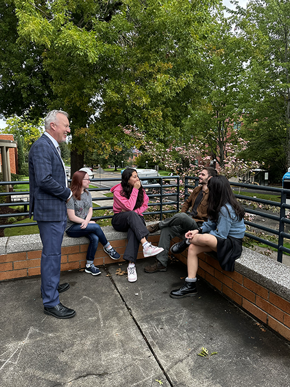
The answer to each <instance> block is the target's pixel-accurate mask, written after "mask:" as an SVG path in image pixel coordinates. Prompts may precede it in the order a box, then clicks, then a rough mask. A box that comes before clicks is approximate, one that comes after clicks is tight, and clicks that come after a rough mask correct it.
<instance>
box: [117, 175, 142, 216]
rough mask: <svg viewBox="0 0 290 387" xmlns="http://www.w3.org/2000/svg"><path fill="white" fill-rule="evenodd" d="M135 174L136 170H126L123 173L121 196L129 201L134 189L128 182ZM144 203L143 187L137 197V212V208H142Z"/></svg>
mask: <svg viewBox="0 0 290 387" xmlns="http://www.w3.org/2000/svg"><path fill="white" fill-rule="evenodd" d="M133 172H137V171H136V169H134V168H126V169H125V170H124V171H123V173H122V181H121V186H122V191H121V195H122V196H124V197H125V198H127V199H129V198H130V195H131V192H132V189H133V187H132V186H131V185H130V184H129V183H128V181H129V179H130V177H131V176H132V174H133ZM143 201H144V189H143V187H142V185H141V187H140V188H139V192H138V197H137V201H136V204H135V207H134V210H136V209H137V208H140V207H141V206H142V204H143Z"/></svg>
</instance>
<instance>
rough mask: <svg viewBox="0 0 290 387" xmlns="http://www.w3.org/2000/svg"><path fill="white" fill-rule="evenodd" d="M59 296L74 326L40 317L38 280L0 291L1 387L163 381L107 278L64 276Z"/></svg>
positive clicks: (77, 386)
mask: <svg viewBox="0 0 290 387" xmlns="http://www.w3.org/2000/svg"><path fill="white" fill-rule="evenodd" d="M67 280H68V281H69V282H70V285H71V288H70V289H69V290H68V291H67V292H65V293H63V294H62V295H61V300H62V302H63V304H64V305H66V306H69V307H73V308H74V309H75V310H76V311H77V315H76V317H75V318H73V319H69V320H58V319H55V318H53V317H50V316H47V315H45V314H44V313H43V309H42V303H41V298H40V290H39V287H40V279H39V278H37V279H27V280H21V281H12V282H6V283H1V284H0V297H1V300H2V302H1V304H2V307H1V318H0V327H1V328H0V329H1V330H0V338H1V339H0V385H1V386H2V387H4V386H5V387H18V386H19V387H24V386H27V387H28V386H29V387H34V386H35V387H39V386H41V387H46V386H72V387H81V386H94V387H95V386H102V387H103V386H104V387H113V386H116V387H117V386H141V387H147V386H151V385H154V384H153V383H155V385H157V383H156V382H155V380H156V379H157V380H161V379H163V381H164V384H163V386H166V387H168V386H169V383H168V382H167V381H166V380H164V377H163V374H162V371H161V370H160V367H159V366H158V363H157V362H156V360H155V359H154V357H153V356H152V353H151V352H150V350H149V348H148V346H147V345H146V342H145V340H144V339H143V337H142V335H141V334H140V332H139V330H138V328H137V326H136V324H135V323H134V321H133V319H132V318H131V316H130V313H129V312H128V310H127V308H126V307H125V306H124V303H123V301H122V299H121V298H120V296H119V294H118V293H117V291H116V290H115V289H114V286H113V285H112V283H111V281H110V278H108V277H106V275H105V273H103V274H102V275H101V276H98V277H93V276H91V275H89V274H86V273H84V272H82V273H80V272H77V273H66V274H65V275H64V276H62V281H63V282H65V281H67Z"/></svg>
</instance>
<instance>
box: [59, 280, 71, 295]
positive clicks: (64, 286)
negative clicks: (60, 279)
mask: <svg viewBox="0 0 290 387" xmlns="http://www.w3.org/2000/svg"><path fill="white" fill-rule="evenodd" d="M69 288H70V286H69V284H68V283H67V282H66V283H64V284H59V285H58V288H57V290H58V292H59V293H63V292H65V291H66V290H68V289H69Z"/></svg>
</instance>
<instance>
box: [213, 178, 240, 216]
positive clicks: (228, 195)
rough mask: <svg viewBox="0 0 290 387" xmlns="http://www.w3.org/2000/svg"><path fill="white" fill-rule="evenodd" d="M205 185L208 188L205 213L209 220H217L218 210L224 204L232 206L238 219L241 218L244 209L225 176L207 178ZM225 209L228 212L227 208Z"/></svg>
mask: <svg viewBox="0 0 290 387" xmlns="http://www.w3.org/2000/svg"><path fill="white" fill-rule="evenodd" d="M207 186H208V189H209V194H208V209H207V214H208V218H209V219H210V220H212V221H213V222H217V221H218V217H219V213H220V210H221V208H222V207H223V206H225V205H226V204H230V205H231V206H232V208H233V210H234V211H235V214H236V216H237V218H238V219H239V220H242V219H243V217H244V215H245V210H244V209H243V207H242V206H241V205H240V204H239V203H238V201H237V199H236V198H235V196H234V194H233V191H232V190H231V186H230V183H229V181H228V179H227V178H226V177H225V176H221V175H219V176H214V177H212V178H211V179H209V181H208V184H207ZM226 208H227V207H226ZM227 210H228V213H229V214H230V211H229V209H228V208H227Z"/></svg>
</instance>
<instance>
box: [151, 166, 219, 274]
mask: <svg viewBox="0 0 290 387" xmlns="http://www.w3.org/2000/svg"><path fill="white" fill-rule="evenodd" d="M213 176H217V172H216V170H215V169H214V168H212V167H206V168H203V169H202V170H201V172H200V173H199V186H198V187H196V188H195V189H194V190H193V192H192V193H191V195H190V196H189V198H188V199H187V200H186V201H185V203H184V204H183V206H182V208H181V212H180V213H178V214H175V215H174V216H173V217H171V218H166V219H164V220H162V221H161V222H158V223H154V224H152V225H149V226H147V229H148V231H149V232H150V233H154V232H156V231H158V230H161V233H160V239H159V244H158V246H159V247H163V249H164V250H163V251H162V252H161V253H160V254H158V255H157V256H156V258H157V260H156V262H155V263H154V264H153V265H151V266H146V267H145V268H144V271H145V272H146V273H156V272H158V271H166V270H167V263H168V258H169V257H168V252H169V248H170V242H171V239H173V238H174V237H176V236H181V235H183V234H185V233H186V232H187V231H188V230H195V229H197V228H199V227H200V226H201V225H202V224H203V222H205V221H207V201H208V188H207V183H208V181H209V179H210V178H211V177H213ZM187 211H189V213H187ZM187 246H188V245H186V244H185V242H184V241H182V242H179V243H176V244H175V245H173V246H172V247H171V251H172V252H173V253H180V252H182V251H184V250H185V249H186V248H187Z"/></svg>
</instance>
